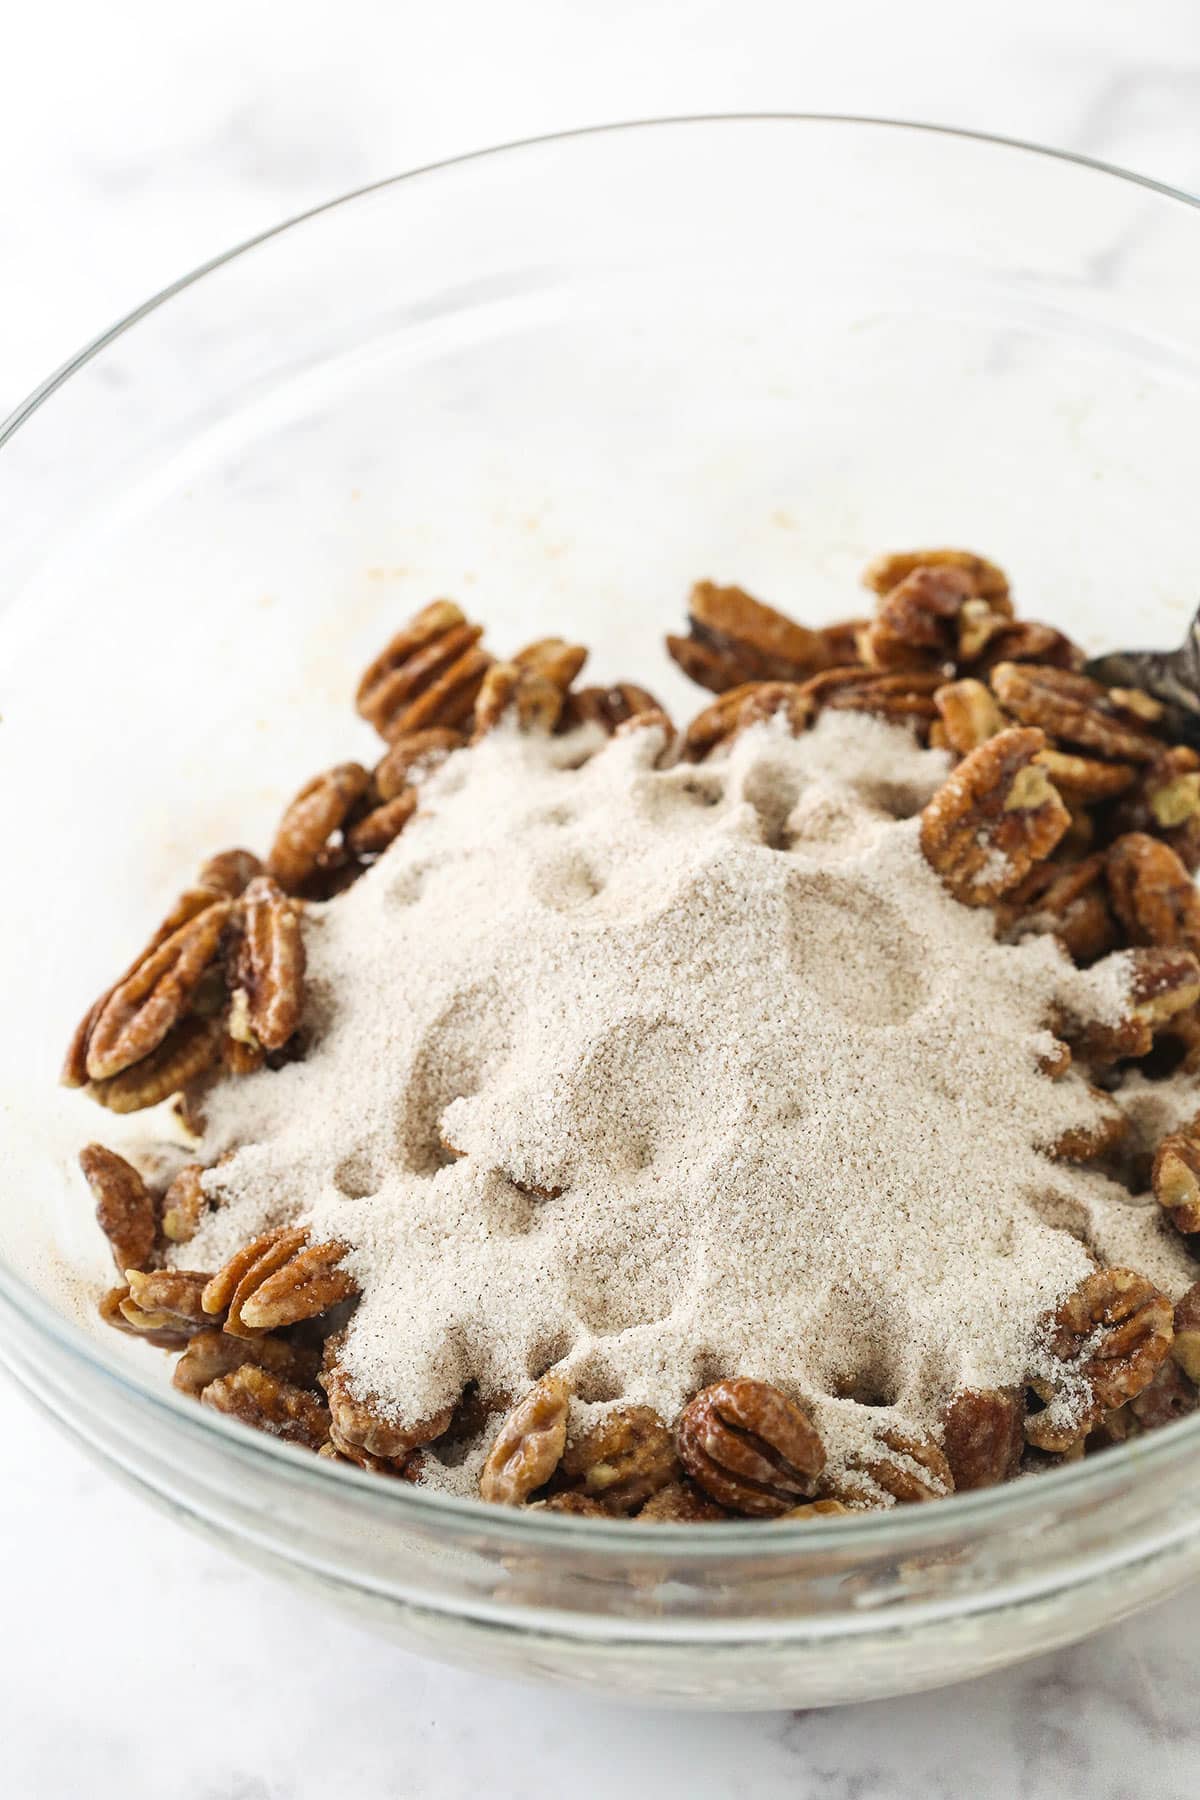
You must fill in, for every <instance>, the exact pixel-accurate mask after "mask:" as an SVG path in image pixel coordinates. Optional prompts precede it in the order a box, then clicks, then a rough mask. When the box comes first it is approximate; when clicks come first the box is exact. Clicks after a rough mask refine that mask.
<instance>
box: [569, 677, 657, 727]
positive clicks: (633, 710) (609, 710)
mask: <svg viewBox="0 0 1200 1800" xmlns="http://www.w3.org/2000/svg"><path fill="white" fill-rule="evenodd" d="M662 710H663V709H662V707H661V706H660V705H659V703H658V701H657V700H656V699H655V698H654V695H653V694H651V693H649V692H648V691H647V690H646V689H645V688H643V687H638V686H637V685H636V684H635V683H634V682H632V681H619V682H617V683H616V685H615V686H614V687H608V688H605V687H586V688H572V689H571V690H570V692H569V693H568V694H567V697H566V700H565V702H564V704H563V710H562V714H561V717H560V718H559V721H558V728H559V730H560V731H571V730H573V729H574V728H575V727H576V726H579V725H599V726H600V728H601V729H602V730H603V731H607V732H608V733H609V734H610V736H611V734H612V733H613V732H614V731H616V729H617V727H618V726H619V725H624V724H626V723H627V722H628V721H629V720H630V719H635V718H638V717H639V716H640V715H642V714H643V713H661V712H662ZM664 717H665V715H664Z"/></svg>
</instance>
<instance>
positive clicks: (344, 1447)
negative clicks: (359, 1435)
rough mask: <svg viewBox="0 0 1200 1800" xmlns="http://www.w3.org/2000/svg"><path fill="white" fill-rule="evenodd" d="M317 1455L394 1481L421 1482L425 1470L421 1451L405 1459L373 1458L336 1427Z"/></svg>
mask: <svg viewBox="0 0 1200 1800" xmlns="http://www.w3.org/2000/svg"><path fill="white" fill-rule="evenodd" d="M317 1455H318V1456H327V1457H329V1458H330V1460H331V1461H333V1462H340V1463H353V1464H354V1466H355V1468H356V1469H369V1470H370V1472H371V1474H372V1475H388V1476H390V1477H391V1478H392V1480H393V1481H409V1482H417V1481H420V1480H421V1478H422V1475H423V1473H424V1469H425V1459H424V1457H423V1456H422V1454H421V1452H420V1451H419V1450H414V1451H413V1452H412V1453H411V1454H410V1455H409V1456H404V1457H390V1456H372V1455H371V1452H370V1451H369V1450H364V1449H363V1448H362V1445H361V1444H352V1443H350V1442H349V1440H348V1439H347V1438H344V1437H343V1436H342V1435H341V1433H340V1432H339V1431H338V1429H337V1427H336V1425H331V1426H330V1429H329V1442H328V1443H327V1444H322V1445H321V1448H320V1450H318V1452H317Z"/></svg>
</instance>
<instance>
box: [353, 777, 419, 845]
mask: <svg viewBox="0 0 1200 1800" xmlns="http://www.w3.org/2000/svg"><path fill="white" fill-rule="evenodd" d="M416 810H417V790H416V789H415V788H405V789H404V791H403V792H402V793H399V794H396V795H394V796H393V797H392V799H390V800H385V801H384V803H383V805H382V806H376V807H373V808H372V810H371V811H370V812H369V813H367V814H366V816H365V818H362V819H359V821H358V823H357V824H355V825H352V826H351V827H350V829H349V831H348V832H347V833H346V847H347V849H348V850H350V851H351V852H352V854H353V855H355V856H382V855H383V852H384V851H385V850H386V849H387V848H388V846H389V845H390V844H393V843H395V841H396V839H397V838H398V837H399V836H400V833H401V832H402V831H403V830H404V827H405V826H406V825H407V824H408V821H409V820H410V819H411V818H412V816H413V814H414V813H415V812H416Z"/></svg>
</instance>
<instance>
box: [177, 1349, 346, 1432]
mask: <svg viewBox="0 0 1200 1800" xmlns="http://www.w3.org/2000/svg"><path fill="white" fill-rule="evenodd" d="M200 1404H201V1405H202V1406H211V1407H212V1408H213V1409H214V1410H215V1411H216V1412H222V1413H226V1414H227V1415H228V1416H229V1417H230V1418H234V1419H240V1420H241V1422H242V1424H243V1425H252V1426H253V1427H254V1429H255V1430H256V1431H267V1432H269V1433H270V1434H271V1436H272V1437H278V1438H283V1439H284V1440H285V1441H286V1442H287V1443H289V1444H302V1445H303V1446H304V1448H305V1449H306V1450H319V1449H320V1448H321V1445H322V1444H324V1443H325V1442H326V1441H327V1440H328V1437H329V1409H328V1408H327V1407H326V1406H324V1405H322V1403H321V1401H320V1399H319V1398H318V1396H317V1395H316V1394H314V1393H313V1392H312V1391H311V1389H309V1388H302V1387H297V1386H296V1384H295V1383H294V1382H291V1381H288V1380H286V1379H285V1378H284V1377H283V1376H281V1375H274V1374H272V1373H271V1371H270V1370H269V1369H264V1368H260V1367H259V1365H258V1364H257V1363H252V1362H245V1363H242V1364H240V1365H239V1367H238V1368H236V1369H232V1370H231V1371H230V1372H229V1374H228V1375H218V1376H217V1377H216V1379H215V1380H214V1381H210V1382H209V1383H208V1384H207V1386H206V1387H205V1388H204V1389H203V1390H202V1391H201V1394H200Z"/></svg>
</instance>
